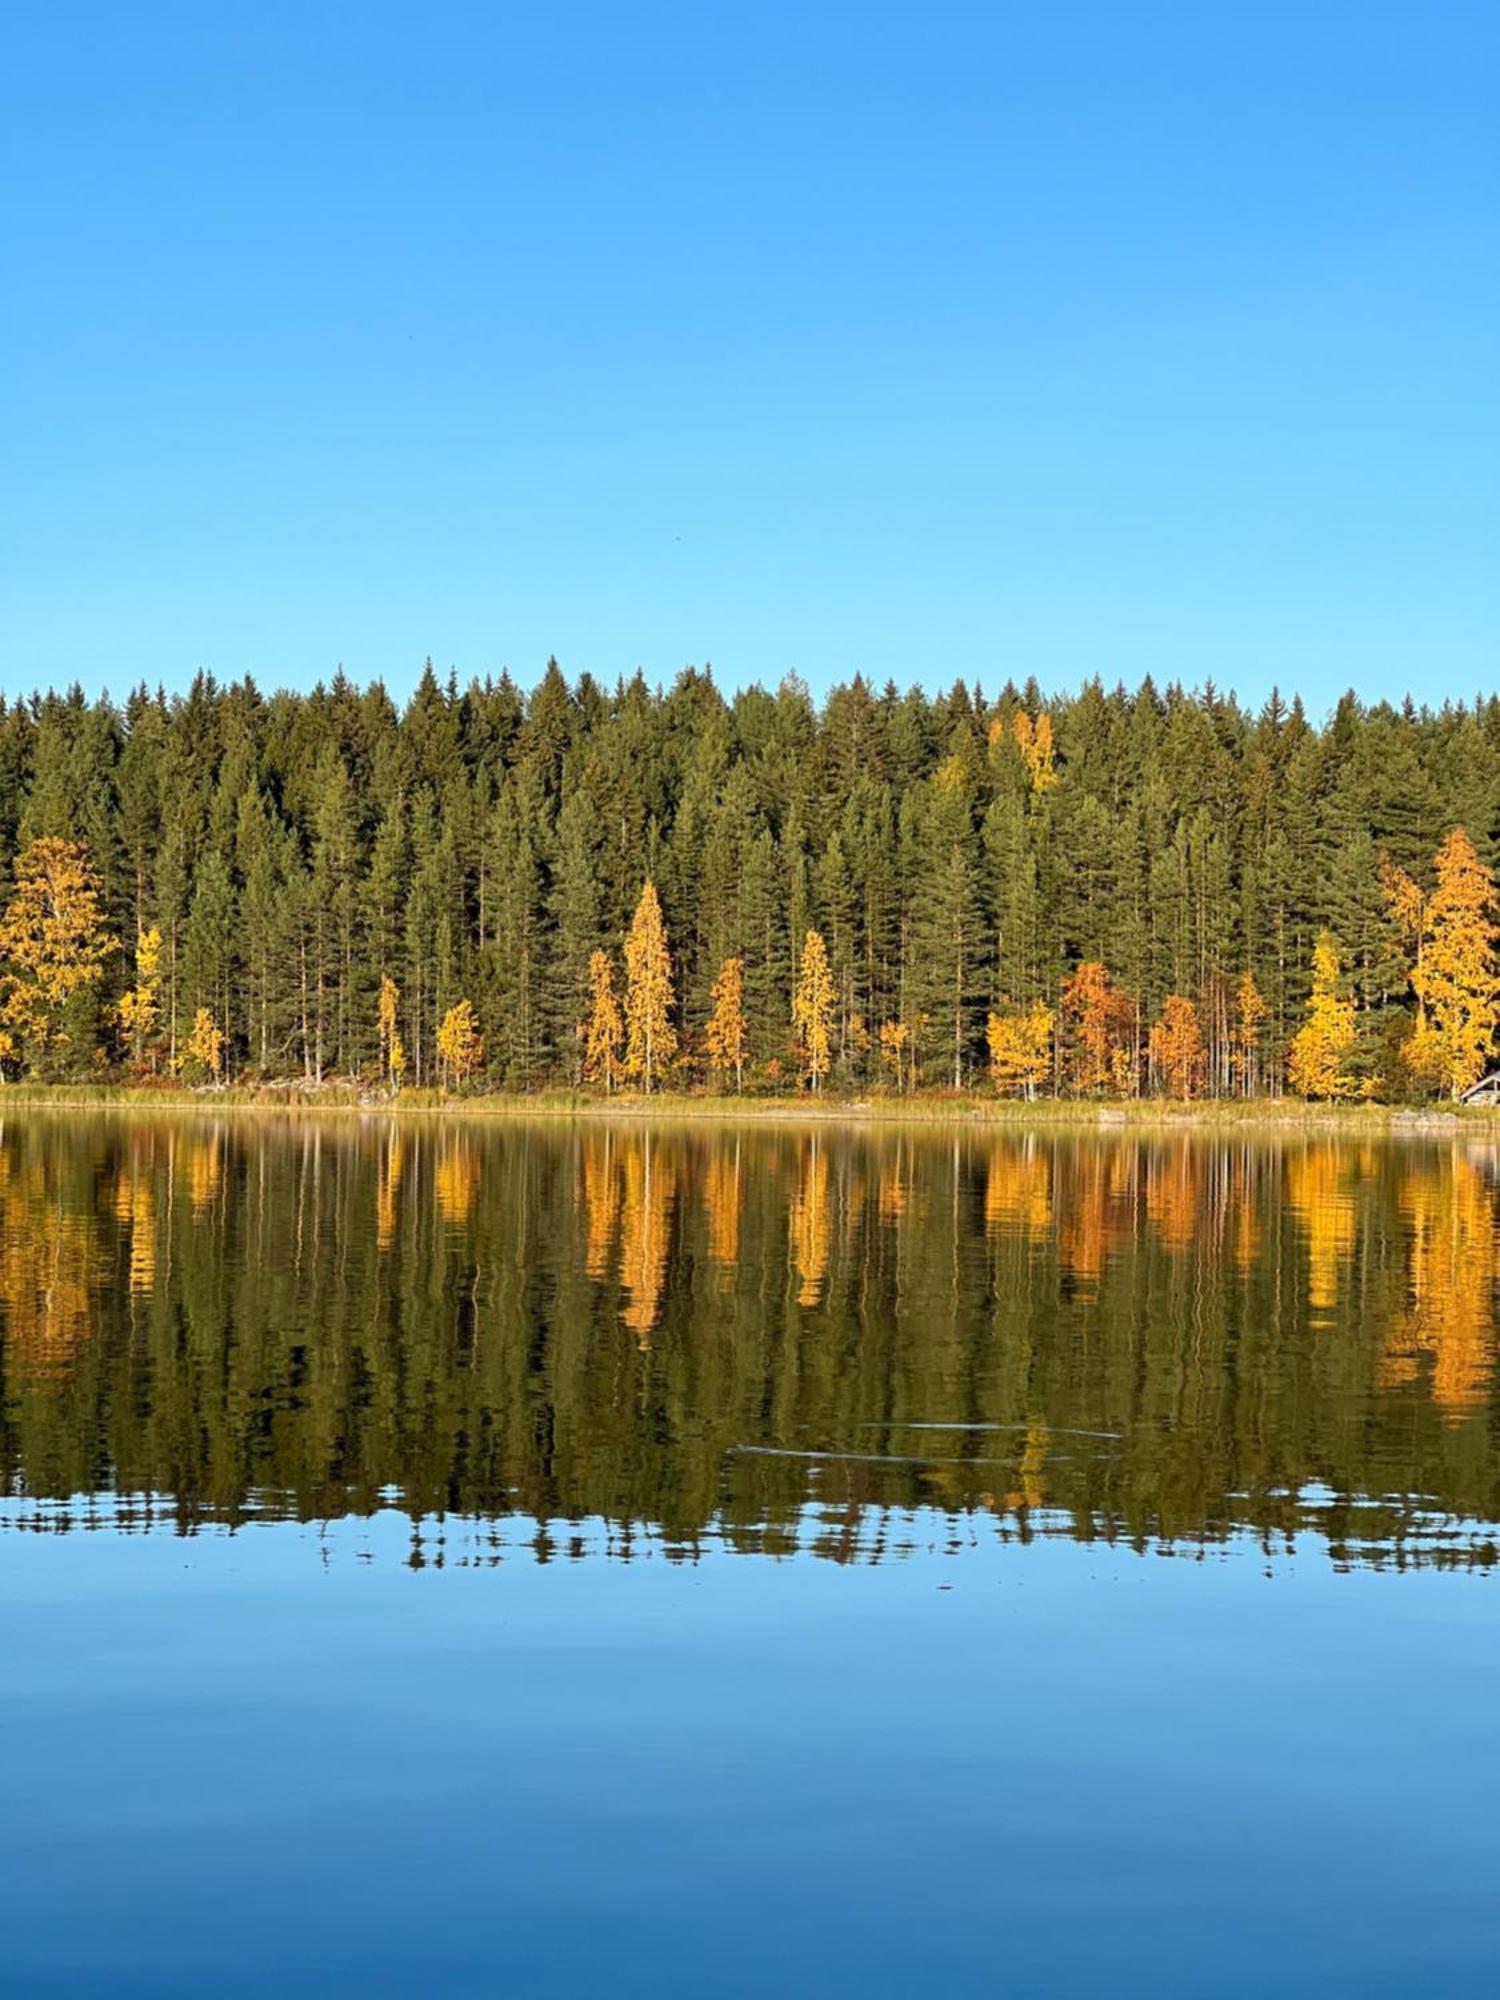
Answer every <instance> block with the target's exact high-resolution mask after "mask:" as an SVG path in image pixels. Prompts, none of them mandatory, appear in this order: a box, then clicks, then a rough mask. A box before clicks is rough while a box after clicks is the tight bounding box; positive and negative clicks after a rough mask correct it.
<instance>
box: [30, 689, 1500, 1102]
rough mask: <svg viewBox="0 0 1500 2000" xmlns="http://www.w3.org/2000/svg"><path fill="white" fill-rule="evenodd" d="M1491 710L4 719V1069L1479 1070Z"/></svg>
mask: <svg viewBox="0 0 1500 2000" xmlns="http://www.w3.org/2000/svg"><path fill="white" fill-rule="evenodd" d="M1497 830H1500V700H1497V699H1490V700H1488V701H1476V702H1475V703H1474V705H1472V706H1445V707H1443V708H1442V709H1440V710H1436V711H1433V710H1428V709H1425V708H1423V709H1418V708H1415V707H1414V706H1412V705H1410V704H1408V705H1407V706H1405V707H1404V708H1402V709H1399V710H1398V709H1394V708H1391V707H1389V706H1386V705H1379V706H1375V707H1364V706H1362V705H1361V704H1360V703H1359V702H1358V701H1357V700H1356V699H1355V698H1354V697H1353V696H1352V695H1350V696H1346V697H1345V699H1344V700H1343V701H1342V702H1341V703H1340V704H1339V706H1338V708H1337V709H1336V711H1335V712H1334V713H1333V715H1332V716H1331V717H1330V718H1329V719H1328V720H1327V721H1326V722H1325V723H1322V724H1318V723H1315V722H1313V721H1311V720H1309V718H1308V717H1307V716H1306V715H1305V714H1304V713H1303V711H1302V709H1301V707H1300V705H1298V704H1297V703H1296V702H1293V703H1292V704H1290V705H1287V704H1286V703H1285V702H1283V701H1282V700H1281V699H1280V698H1278V697H1275V696H1273V697H1272V699H1271V700H1270V701H1269V702H1268V703H1267V704H1266V705H1265V706H1264V708H1262V709H1260V710H1259V711H1258V712H1252V711H1250V710H1249V709H1247V708H1245V707H1243V706H1241V705H1240V704H1239V703H1238V702H1237V701H1236V700H1235V699H1234V698H1233V697H1232V696H1231V697H1227V698H1226V697H1222V696H1220V695H1219V694H1218V693H1217V692H1216V691H1215V690H1214V688H1213V687H1212V686H1209V687H1207V688H1205V689H1203V690H1202V691H1201V692H1193V693H1188V692H1184V691H1183V690H1182V689H1180V688H1177V687H1171V688H1168V689H1166V690H1165V691H1161V690H1159V689H1157V688H1156V687H1155V686H1153V685H1152V684H1151V683H1150V682H1149V681H1148V682H1146V683H1144V684H1143V685H1142V686H1141V687H1140V688H1138V689H1137V690H1135V691H1134V692H1129V691H1127V690H1125V689H1124V688H1116V689H1114V690H1107V689H1106V688H1105V687H1104V686H1103V685H1102V684H1100V683H1097V682H1096V683H1093V684H1091V685H1089V686H1087V687H1085V688H1084V689H1083V691H1082V692H1081V693H1079V694H1078V695H1076V696H1068V697H1063V698H1045V697H1044V696H1043V695H1042V693H1041V691H1040V690H1039V689H1038V688H1037V687H1036V686H1035V685H1034V684H1028V685H1027V686H1026V687H1025V688H1024V689H1019V690H1018V689H1017V688H1016V687H1014V686H1009V685H1008V686H1006V687H1005V688H1004V689H1003V690H1001V691H1000V692H999V693H998V694H996V695H994V696H993V697H990V696H987V695H985V694H982V693H981V692H980V691H979V689H978V688H977V687H970V686H968V685H966V684H965V683H964V682H962V681H959V682H956V683H955V685H954V686H953V688H952V689H951V691H950V692H948V693H946V694H939V695H927V694H924V693H921V692H919V691H917V690H912V691H910V692H907V693H900V692H898V691H897V689H896V688H895V687H894V686H890V687H887V688H886V689H884V690H883V691H877V690H875V689H873V688H871V687H869V686H868V685H866V684H865V683H864V682H863V681H862V680H859V679H855V680H854V681H852V682H851V683H850V684H848V685H846V686H842V687H839V688H837V689H835V690H834V691H833V692H832V693H830V694H829V695H828V697H827V698H826V700H824V701H823V702H822V704H821V705H819V704H818V703H816V702H815V701H814V700H813V699H811V698H810V696H809V694H808V692H807V690H806V689H805V687H804V686H803V685H802V684H801V683H800V682H798V681H796V680H794V679H789V680H787V681H786V682H784V683H783V684H782V685H781V686H780V687H779V688H778V689H776V690H775V691H774V692H767V691H765V690H764V689H762V688H758V687H756V688H750V689H747V690H744V691H742V692H739V693H735V694H733V695H730V694H726V693H725V692H723V691H721V690H720V688H719V687H718V686H717V685H716V684H715V682H714V680H713V678H712V675H711V674H710V673H708V672H699V671H686V672H684V673H683V674H681V675H680V676H679V678H678V679H677V681H676V682H675V684H674V685H673V686H672V687H671V688H670V690H667V691H665V692H662V691H653V690H652V689H651V688H649V687H648V686H647V684H646V683H645V681H644V680H643V679H642V678H641V677H640V676H637V677H636V678H635V679H633V680H631V681H629V682H622V683H620V684H619V685H617V686H616V687H614V688H612V689H609V688H605V687H603V686H601V685H599V684H598V683H597V682H595V681H594V680H593V679H591V678H589V677H588V676H586V675H585V676H583V677H582V678H580V679H579V680H578V681H577V682H576V683H574V684H572V685H570V684H569V683H568V681H567V680H566V679H565V677H564V675H563V674H562V672H561V671H560V670H559V668H558V667H557V665H556V663H555V662H554V663H552V664H550V665H549V666H548V668H547V671H546V673H545V674H544V676H543V677H542V679H541V681H540V682H539V684H538V685H537V686H536V688H535V689H534V690H533V691H532V692H530V693H526V692H523V691H522V690H521V689H520V688H518V687H517V686H516V685H515V684H514V683H513V682H512V681H511V680H510V679H509V678H508V677H501V678H500V679H498V680H494V679H490V680H486V681H484V682H478V681H476V682H472V683H470V684H469V685H467V686H460V685H459V684H458V682H457V680H456V678H454V677H451V676H450V678H449V679H448V680H447V682H446V683H444V682H443V681H442V680H440V679H439V678H438V677H437V676H436V675H435V674H434V673H433V671H432V669H431V667H430V666H429V667H428V668H427V669H426V670H425V671H424V673H423V675H422V677H421V679H420V682H419V684H418V686H417V688H416V691H415V693H414V694H413V695H412V698H411V700H410V701H409V702H408V703H407V704H406V706H405V707H404V708H401V707H399V706H398V705H397V704H396V703H395V702H393V701H392V699H391V698H390V696H389V695H388V694H387V692H386V691H385V689H384V688H383V687H382V686H380V685H378V684H375V685H371V686H369V687H367V688H364V689H361V688H359V687H357V686H355V685H353V684H351V683H350V681H348V680H347V679H345V678H344V677H343V676H342V675H340V676H338V677H336V678H335V679H334V680H333V682H332V683H331V684H330V685H328V686H320V687H318V688H317V689H315V690H314V691H313V692H312V693H310V694H307V695H296V694H287V693H277V694H272V695H263V694H261V693H260V692H258V691H257V689H256V688H255V687H254V686H253V685H252V684H251V683H250V682H249V681H244V682H241V683H236V684H233V685H220V684H218V683H216V682H215V681H214V680H213V679H211V678H209V677H207V676H200V677H199V678H198V679H197V680H196V681H195V682H194V683H193V685H192V687H191V688H190V689H189V691H188V692H187V693H186V694H185V695H182V696H180V697H168V696H165V695H164V694H162V693H160V692H158V693H156V694H152V693H150V692H148V691H147V690H145V689H141V690H139V691H138V692H136V693H135V694H133V695H132V696H131V697H130V698H129V699H128V700H127V701H126V702H125V703H124V704H123V705H117V704H115V703H113V702H111V701H110V700H108V699H101V700H99V701H93V702H90V701H88V700H86V699H85V698H84V696H83V695H82V693H81V692H79V691H77V690H74V691H72V692H70V693H68V694H65V695H56V694H48V695H45V696H38V697H34V698H32V699H31V700H28V701H19V702H16V703H14V704H13V705H10V706H6V707H4V708H3V710H0V957H3V997H0V1055H3V1068H4V1074H5V1076H6V1078H7V1079H8V1080H10V1079H14V1078H17V1077H23V1076H24V1077H31V1078H36V1079H39V1080H54V1079H55V1080H66V1079H78V1078H88V1077H95V1078H99V1079H100V1080H110V1079H113V1080H118V1081H131V1082H138V1083H145V1082H148V1081H150V1080H152V1079H164V1080H166V1079H182V1080H187V1081H192V1082H196V1083H219V1082H225V1081H235V1082H241V1083H253V1082H266V1083H273V1082H279V1081H286V1082H295V1083H297V1084H298V1085H300V1086H313V1087H316V1086H320V1085H325V1086H326V1085H333V1084H342V1083H348V1082H358V1083H359V1084H361V1085H362V1086H363V1087H365V1088H366V1089H380V1090H389V1089H391V1088H394V1087H397V1086H400V1085H402V1084H405V1085H407V1086H418V1087H437V1086H448V1087H454V1088H464V1089H497V1090H500V1089H503V1090H510V1091H535V1090H540V1089H544V1088H548V1087H559V1086H570V1087H584V1088H589V1089H593V1090H597V1091H600V1092H604V1091H607V1090H611V1089H613V1088H616V1087H624V1088H630V1089H674V1090H680V1089H700V1088H701V1089H715V1090H722V1091H726V1092H727V1091H737V1092H742V1093H777V1092H780V1093H786V1094H791V1093H794V1092H797V1091H809V1090H822V1089H831V1090H834V1091H841V1092H858V1093H866V1092H872V1091H890V1092H896V1091H909V1090H915V1089H919V1088H926V1089H941V1090H952V1089H964V1090H969V1089H983V1090H986V1091H989V1090H991V1089H998V1090H1000V1091H1002V1092H1008V1093H1012V1094H1018V1095H1026V1096H1031V1095H1039V1094H1052V1093H1063V1094H1098V1095H1101V1096H1133V1095H1139V1094H1145V1093H1161V1094H1164V1095H1172V1096H1181V1097H1186V1096H1198V1095H1212V1096H1230V1095H1245V1096H1253V1095H1260V1094H1272V1095H1279V1094H1283V1093H1287V1092H1296V1093H1300V1094H1302V1095H1307V1096H1311V1097H1318V1098H1335V1099H1336V1098H1346V1099H1353V1098H1359V1097H1379V1098H1384V1099H1406V1098H1410V1097H1420V1096H1429V1095H1441V1096H1448V1095H1457V1094H1458V1093H1459V1092H1460V1091H1461V1090H1462V1089H1464V1088H1465V1087H1467V1085H1468V1084H1470V1083H1472V1082H1473V1081H1475V1079H1476V1078H1478V1077H1480V1076H1481V1075H1483V1074H1484V1073H1485V1071H1486V1070H1487V1068H1488V1066H1489V1064H1490V1061H1491V1056H1492V1045H1493V1042H1494V1036H1495V1027H1496V1019H1497V1012H1496V1007H1497V978H1496V966H1495V928H1494V906H1493V883H1492V878H1491V875H1490V872H1489V869H1490V863H1491V862H1492V860H1493V859H1494V856H1495V842H1496V833H1497Z"/></svg>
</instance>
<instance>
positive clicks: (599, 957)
mask: <svg viewBox="0 0 1500 2000" xmlns="http://www.w3.org/2000/svg"><path fill="white" fill-rule="evenodd" d="M578 1032H579V1035H580V1037H581V1039H582V1041H583V1074H584V1076H585V1078H586V1079H587V1081H588V1082H590V1083H602V1084H603V1085H604V1088H605V1090H606V1091H611V1090H613V1089H614V1087H615V1083H616V1081H617V1079H618V1077H619V1074H620V1058H621V1051H622V1050H623V1048H624V1045H625V1022H624V1018H623V1016H622V1015H621V1013H620V1002H619V997H618V995H617V994H616V992H615V969H614V967H613V965H611V963H610V960H609V953H608V952H605V951H594V952H590V953H589V1017H588V1019H587V1020H586V1021H585V1022H584V1023H583V1025H582V1026H581V1027H580V1028H579V1030H578Z"/></svg>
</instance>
